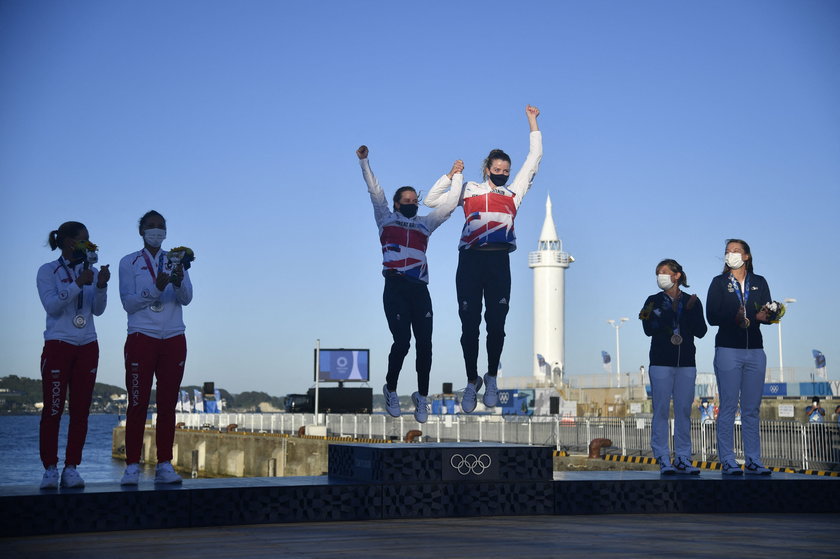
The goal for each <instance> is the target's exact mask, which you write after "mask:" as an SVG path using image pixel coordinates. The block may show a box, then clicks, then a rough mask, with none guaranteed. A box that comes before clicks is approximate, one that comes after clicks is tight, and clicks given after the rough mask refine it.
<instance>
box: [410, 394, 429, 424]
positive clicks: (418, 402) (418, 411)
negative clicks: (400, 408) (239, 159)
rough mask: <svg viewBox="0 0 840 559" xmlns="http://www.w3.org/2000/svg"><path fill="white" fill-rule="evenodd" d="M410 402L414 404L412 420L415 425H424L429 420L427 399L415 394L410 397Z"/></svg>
mask: <svg viewBox="0 0 840 559" xmlns="http://www.w3.org/2000/svg"><path fill="white" fill-rule="evenodd" d="M411 401H412V402H414V419H416V420H417V423H426V420H427V419H429V399H428V398H426V397H425V396H423V395H422V394H420V393H419V392H415V393H414V394H412V395H411Z"/></svg>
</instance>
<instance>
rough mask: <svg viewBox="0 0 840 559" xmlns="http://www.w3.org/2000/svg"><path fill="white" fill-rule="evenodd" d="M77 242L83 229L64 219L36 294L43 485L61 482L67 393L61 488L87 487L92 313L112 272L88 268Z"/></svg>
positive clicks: (99, 308)
mask: <svg viewBox="0 0 840 559" xmlns="http://www.w3.org/2000/svg"><path fill="white" fill-rule="evenodd" d="M80 242H81V243H86V242H88V230H87V228H86V227H85V226H84V225H83V224H81V223H79V222H78V221H68V222H66V223H62V224H61V226H60V227H59V228H58V229H56V230H55V231H52V232H51V233H50V235H49V238H48V243H49V245H50V248H51V249H52V250H55V249H61V256H59V257H58V260H52V261H50V262H47V263H46V264H44V265H43V266H41V268H40V269H39V270H38V277H37V286H38V295H39V297H40V298H41V304H42V305H44V310H45V311H47V329H46V330H45V331H44V350H43V353H42V354H41V385H42V387H43V394H44V409H43V411H42V412H41V430H40V451H41V462H42V463H43V464H44V468H45V470H44V475H43V477H42V478H41V489H56V488H57V487H58V486H59V476H58V470H57V465H58V429H59V424H60V423H61V414H62V413H63V412H64V401H65V398H66V397H67V396H68V392H69V396H70V427H69V429H68V430H67V449H66V451H65V454H64V470H63V471H62V473H61V481H60V484H61V487H84V486H85V482H84V480H83V479H82V476H80V475H79V473H78V472H77V471H76V466H78V465H79V464H80V463H81V461H82V448H83V447H84V446H85V438H86V436H87V426H88V413H89V412H90V402H91V398H92V396H93V385H94V383H95V382H96V369H97V367H98V365H99V343H98V342H97V338H96V329H95V328H94V326H93V317H94V316H101V315H102V313H103V312H105V305H106V304H107V302H108V298H107V295H108V280H109V279H110V278H111V273H110V271H109V270H108V265H107V264H106V265H105V266H102V269H101V270H97V269H96V268H94V267H93V266H91V265H90V263H89V262H90V258H89V257H88V252H87V250H86V249H85V248H83V247H77V245H78V244H79V243H80Z"/></svg>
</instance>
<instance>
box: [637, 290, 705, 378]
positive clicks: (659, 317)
mask: <svg viewBox="0 0 840 559" xmlns="http://www.w3.org/2000/svg"><path fill="white" fill-rule="evenodd" d="M689 297H690V296H689V295H688V294H687V293H685V292H683V291H680V299H682V301H683V310H682V315H681V316H680V324H679V326H680V336H682V339H683V342H682V343H681V344H680V345H674V344H672V343H671V336H673V335H674V323H675V321H676V316H677V313H676V311H675V310H674V306H673V303H672V302H671V298H670V297H669V296H668V295H666V294H665V292H664V291H660V292H659V293H657V294H656V295H651V296H650V297H648V298H647V300H646V301H645V306H644V307H643V309H642V314H641V315H640V318H642V315H646V316H647V318H646V319H645V318H642V326H643V327H644V329H645V334H646V335H648V336H650V337H651V340H650V364H651V365H652V366H661V367H696V363H695V361H694V353H695V351H696V349H695V347H694V338H702V337H703V336H705V335H706V331H707V330H708V328H707V326H706V321H705V320H703V305H702V304H701V303H700V299H699V298H697V299H695V300H694V305H693V306H692V307H691V308H690V309H688V308H686V307H685V305H687V304H688V301H689ZM647 309H649V313H648V312H646V310H647Z"/></svg>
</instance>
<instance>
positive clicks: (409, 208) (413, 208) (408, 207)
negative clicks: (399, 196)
mask: <svg viewBox="0 0 840 559" xmlns="http://www.w3.org/2000/svg"><path fill="white" fill-rule="evenodd" d="M397 211H398V212H400V213H401V214H403V215H404V216H405V217H414V216H415V215H417V204H400V208H399V209H398V210H397Z"/></svg>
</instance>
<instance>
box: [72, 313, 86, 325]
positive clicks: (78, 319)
mask: <svg viewBox="0 0 840 559" xmlns="http://www.w3.org/2000/svg"><path fill="white" fill-rule="evenodd" d="M73 326H75V327H76V328H84V327H85V326H87V319H86V318H85V317H84V316H83V315H80V314H77V315H76V316H74V317H73Z"/></svg>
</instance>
